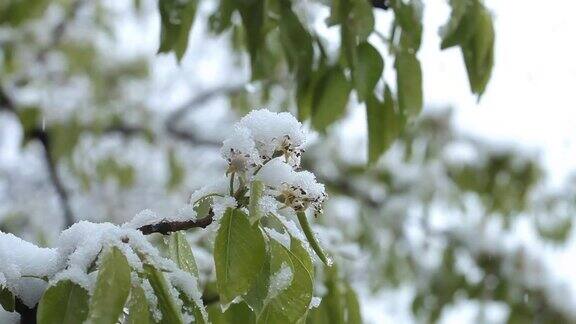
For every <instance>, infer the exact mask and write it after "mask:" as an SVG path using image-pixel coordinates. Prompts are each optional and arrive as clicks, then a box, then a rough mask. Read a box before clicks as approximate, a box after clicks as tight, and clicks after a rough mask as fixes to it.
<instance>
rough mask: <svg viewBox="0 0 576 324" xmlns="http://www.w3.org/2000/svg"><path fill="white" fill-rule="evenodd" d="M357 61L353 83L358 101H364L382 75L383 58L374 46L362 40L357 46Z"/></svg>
mask: <svg viewBox="0 0 576 324" xmlns="http://www.w3.org/2000/svg"><path fill="white" fill-rule="evenodd" d="M357 54H358V63H357V65H356V68H355V69H354V73H355V77H354V83H355V85H356V90H357V91H358V97H359V98H360V101H364V100H366V99H367V98H369V97H370V96H371V95H373V93H374V88H375V87H376V84H377V83H378V81H379V80H380V77H381V76H382V70H383V69H384V60H383V59H382V56H381V55H380V53H379V52H378V50H377V49H376V48H374V46H372V45H370V43H368V42H363V43H362V44H360V46H358V48H357Z"/></svg>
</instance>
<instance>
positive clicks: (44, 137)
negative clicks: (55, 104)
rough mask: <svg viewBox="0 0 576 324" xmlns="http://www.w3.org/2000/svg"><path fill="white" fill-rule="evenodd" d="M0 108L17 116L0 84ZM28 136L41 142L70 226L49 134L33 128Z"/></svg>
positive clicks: (49, 172) (54, 185)
mask: <svg viewBox="0 0 576 324" xmlns="http://www.w3.org/2000/svg"><path fill="white" fill-rule="evenodd" d="M0 108H2V109H4V110H6V111H8V112H10V113H11V114H13V115H14V116H15V117H16V118H19V116H18V111H17V109H16V103H15V102H14V101H13V100H12V99H11V98H10V96H9V95H8V93H7V92H6V91H5V89H4V88H3V87H2V86H1V85H0ZM30 136H31V138H32V139H36V140H38V141H39V142H40V143H41V144H42V148H43V153H44V154H43V156H44V161H45V162H46V168H47V170H48V175H49V176H50V181H51V182H52V186H53V187H54V189H55V190H56V194H57V195H58V199H59V200H60V204H61V206H62V210H63V214H64V222H65V226H66V228H68V227H70V226H72V224H74V221H75V218H74V214H73V213H72V209H71V208H70V201H69V198H68V192H67V191H66V189H65V188H64V184H63V183H62V180H61V179H60V176H59V174H58V170H57V166H56V161H55V160H54V157H53V156H52V154H51V151H50V136H49V134H48V133H47V132H46V131H45V130H43V129H41V128H38V127H36V128H34V129H33V130H32V131H31V132H30Z"/></svg>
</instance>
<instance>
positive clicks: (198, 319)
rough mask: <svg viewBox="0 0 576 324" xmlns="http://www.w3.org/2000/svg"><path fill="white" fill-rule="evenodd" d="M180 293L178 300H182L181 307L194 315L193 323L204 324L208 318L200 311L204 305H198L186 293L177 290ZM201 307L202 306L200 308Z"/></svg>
mask: <svg viewBox="0 0 576 324" xmlns="http://www.w3.org/2000/svg"><path fill="white" fill-rule="evenodd" d="M178 291H179V293H180V296H179V297H180V300H182V303H183V308H184V309H185V310H186V311H187V312H189V313H191V314H192V315H193V316H194V323H196V324H204V323H207V320H208V318H207V317H206V314H205V313H204V312H202V308H203V307H204V305H198V304H197V303H196V302H195V301H194V300H192V299H191V298H190V297H188V295H186V293H184V292H183V291H180V290H178ZM201 307H202V308H201Z"/></svg>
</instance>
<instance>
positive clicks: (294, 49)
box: [279, 0, 314, 82]
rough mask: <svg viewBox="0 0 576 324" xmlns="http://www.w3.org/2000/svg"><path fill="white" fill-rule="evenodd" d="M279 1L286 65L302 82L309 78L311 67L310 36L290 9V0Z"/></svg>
mask: <svg viewBox="0 0 576 324" xmlns="http://www.w3.org/2000/svg"><path fill="white" fill-rule="evenodd" d="M279 3H280V15H281V17H282V19H280V21H279V25H280V41H281V43H282V46H283V47H284V52H285V54H286V58H287V61H288V66H289V67H290V69H291V70H292V71H293V72H294V73H295V74H296V77H297V79H298V81H299V82H302V81H305V80H307V79H308V78H309V76H310V72H311V68H312V60H313V58H314V49H313V47H312V36H311V35H310V33H309V32H308V30H306V28H304V26H303V25H302V23H301V22H300V20H299V19H298V17H297V16H296V14H295V13H294V11H292V2H291V1H289V0H279Z"/></svg>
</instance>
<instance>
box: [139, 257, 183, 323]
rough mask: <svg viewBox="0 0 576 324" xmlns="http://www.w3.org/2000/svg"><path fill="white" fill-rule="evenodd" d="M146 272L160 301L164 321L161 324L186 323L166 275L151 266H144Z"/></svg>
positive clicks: (159, 305)
mask: <svg viewBox="0 0 576 324" xmlns="http://www.w3.org/2000/svg"><path fill="white" fill-rule="evenodd" d="M144 271H145V272H146V278H147V279H148V281H149V282H150V285H151V286H152V289H153V290H154V294H155V295H156V298H157V299H158V308H160V312H161V313H162V321H160V323H164V324H180V323H184V320H183V319H182V313H181V312H180V307H179V306H178V305H177V304H176V300H175V298H176V296H174V294H172V289H171V287H170V284H169V283H168V281H167V280H166V277H164V274H163V273H162V272H161V271H159V270H158V269H156V268H154V267H153V266H151V265H149V264H146V265H144Z"/></svg>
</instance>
